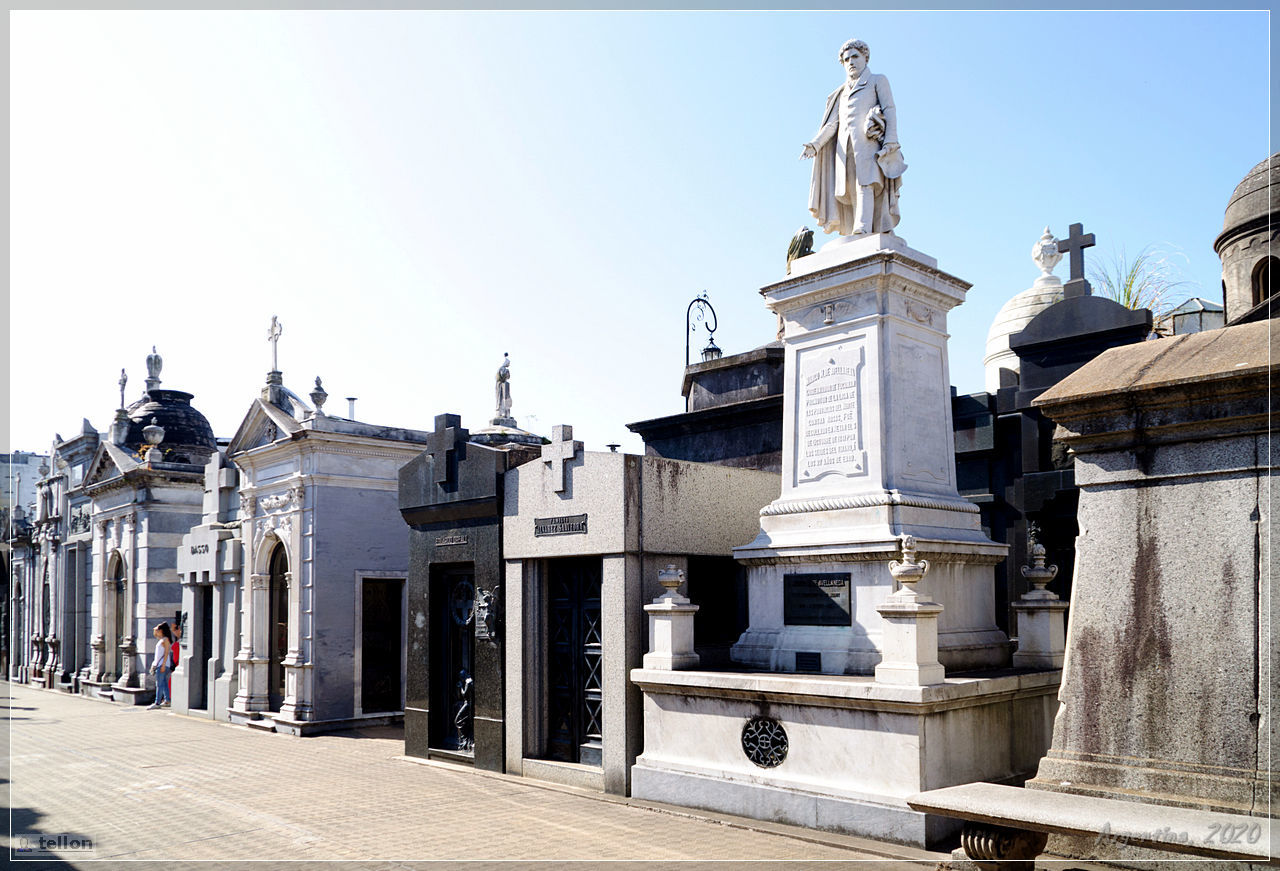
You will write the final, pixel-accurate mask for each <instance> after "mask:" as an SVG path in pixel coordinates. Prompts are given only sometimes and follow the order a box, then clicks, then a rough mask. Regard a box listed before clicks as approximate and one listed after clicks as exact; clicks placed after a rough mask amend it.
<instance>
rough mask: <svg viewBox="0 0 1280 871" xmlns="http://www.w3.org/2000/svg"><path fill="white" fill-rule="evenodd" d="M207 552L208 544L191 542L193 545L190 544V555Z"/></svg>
mask: <svg viewBox="0 0 1280 871" xmlns="http://www.w3.org/2000/svg"><path fill="white" fill-rule="evenodd" d="M208 552H209V545H207V544H193V545H191V555H192V556H195V555H196V554H201V553H208Z"/></svg>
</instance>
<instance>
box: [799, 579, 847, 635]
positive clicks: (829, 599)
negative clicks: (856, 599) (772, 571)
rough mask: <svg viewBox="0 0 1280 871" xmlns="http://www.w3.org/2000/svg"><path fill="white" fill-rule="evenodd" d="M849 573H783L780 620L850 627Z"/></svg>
mask: <svg viewBox="0 0 1280 871" xmlns="http://www.w3.org/2000/svg"><path fill="white" fill-rule="evenodd" d="M849 578H850V574H849V572H832V573H826V574H803V575H802V574H786V575H783V576H782V622H783V623H785V624H786V625H788V626H849V625H852V615H851V614H850V611H849Z"/></svg>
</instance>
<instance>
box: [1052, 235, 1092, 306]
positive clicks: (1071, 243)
mask: <svg viewBox="0 0 1280 871" xmlns="http://www.w3.org/2000/svg"><path fill="white" fill-rule="evenodd" d="M1095 244H1096V243H1095V242H1094V241H1093V234H1092V233H1087V234H1086V233H1085V232H1084V224H1072V225H1071V227H1070V228H1069V230H1068V232H1067V238H1065V239H1062V240H1060V241H1059V242H1058V250H1059V251H1061V252H1062V253H1063V254H1066V255H1067V256H1068V257H1069V258H1070V259H1069V260H1068V264H1069V265H1070V267H1071V275H1070V279H1069V280H1068V281H1067V283H1066V285H1065V286H1064V287H1063V289H1062V293H1063V296H1064V297H1073V296H1088V295H1089V294H1090V292H1091V291H1090V289H1089V282H1088V281H1086V280H1085V277H1084V249H1086V248H1092V247H1093V246H1094V245H1095Z"/></svg>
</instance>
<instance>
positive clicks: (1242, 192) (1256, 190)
mask: <svg viewBox="0 0 1280 871" xmlns="http://www.w3.org/2000/svg"><path fill="white" fill-rule="evenodd" d="M1278 191H1280V152H1276V153H1275V154H1273V155H1271V156H1270V157H1268V158H1267V159H1266V160H1264V161H1262V162H1261V163H1259V164H1258V165H1257V166H1255V167H1254V168H1253V169H1251V170H1249V172H1248V173H1247V174H1246V175H1245V177H1244V178H1243V179H1241V181H1240V184H1238V185H1236V189H1235V190H1234V191H1233V192H1232V194H1231V199H1230V200H1228V201H1227V212H1226V215H1225V216H1224V217H1223V221H1222V236H1227V235H1228V234H1230V233H1231V231H1233V230H1238V229H1240V228H1242V227H1244V226H1245V225H1247V224H1249V223H1251V222H1253V221H1257V220H1258V219H1261V218H1265V217H1266V216H1267V215H1269V214H1271V213H1273V212H1275V211H1277V209H1278V207H1280V196H1278V193H1277V192H1278ZM1268 193H1269V196H1268ZM1219 238H1221V237H1219Z"/></svg>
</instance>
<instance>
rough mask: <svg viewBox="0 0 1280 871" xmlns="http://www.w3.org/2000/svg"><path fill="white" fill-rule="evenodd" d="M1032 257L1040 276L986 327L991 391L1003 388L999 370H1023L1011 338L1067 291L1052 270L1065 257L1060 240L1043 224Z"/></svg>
mask: <svg viewBox="0 0 1280 871" xmlns="http://www.w3.org/2000/svg"><path fill="white" fill-rule="evenodd" d="M1031 259H1032V261H1033V262H1034V263H1035V264H1036V265H1037V266H1039V267H1040V277H1039V278H1037V279H1036V280H1035V283H1034V284H1032V285H1031V287H1030V288H1028V289H1027V290H1024V291H1023V292H1022V293H1019V294H1018V295H1016V296H1014V297H1013V298H1012V299H1010V300H1009V301H1008V302H1006V303H1005V304H1004V305H1002V306H1001V307H1000V311H998V312H996V316H995V319H994V320H992V322H991V329H989V330H988V331H987V349H986V354H985V355H984V356H983V358H982V368H983V373H984V382H985V386H986V390H987V392H988V393H995V392H996V391H997V390H999V389H1000V370H1001V369H1008V370H1010V371H1012V372H1018V371H1019V370H1020V363H1019V361H1018V355H1017V354H1015V353H1014V352H1013V349H1011V348H1010V347H1009V339H1010V337H1011V336H1012V335H1013V334H1014V333H1019V332H1021V331H1022V329H1023V328H1024V327H1026V325H1027V324H1029V323H1031V321H1032V319H1033V318H1034V317H1035V316H1036V315H1038V314H1040V312H1042V311H1044V310H1045V309H1047V308H1048V307H1049V306H1051V305H1053V304H1054V303H1057V302H1060V301H1061V300H1062V298H1063V295H1064V293H1065V291H1064V288H1063V286H1062V279H1061V278H1059V277H1058V276H1056V275H1054V274H1053V270H1054V267H1056V266H1057V265H1058V262H1059V261H1060V260H1061V259H1062V254H1061V252H1059V251H1058V240H1057V238H1056V237H1055V236H1054V235H1053V234H1052V233H1051V232H1049V228H1048V227H1045V228H1044V233H1043V234H1042V235H1041V236H1040V238H1039V240H1037V241H1036V243H1035V244H1034V245H1033V246H1032V247H1031Z"/></svg>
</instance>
